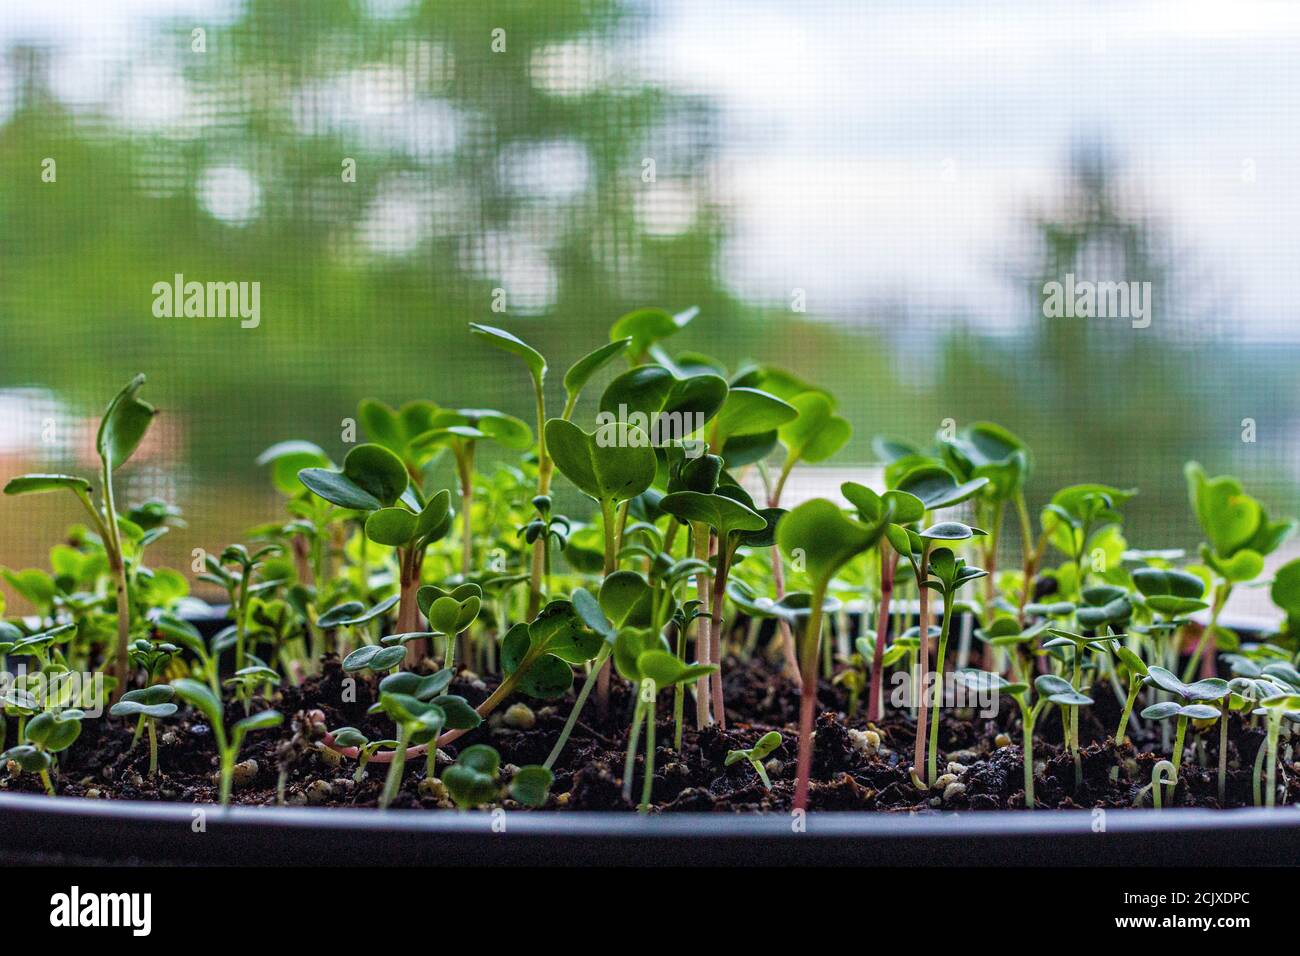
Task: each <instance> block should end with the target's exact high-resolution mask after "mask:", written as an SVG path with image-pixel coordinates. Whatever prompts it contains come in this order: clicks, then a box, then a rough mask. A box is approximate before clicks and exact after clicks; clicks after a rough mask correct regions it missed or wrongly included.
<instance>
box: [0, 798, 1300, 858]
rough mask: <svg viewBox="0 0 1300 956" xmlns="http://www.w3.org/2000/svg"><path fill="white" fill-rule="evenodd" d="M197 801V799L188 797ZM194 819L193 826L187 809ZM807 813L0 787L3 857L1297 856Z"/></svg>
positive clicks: (1260, 812)
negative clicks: (164, 796)
mask: <svg viewBox="0 0 1300 956" xmlns="http://www.w3.org/2000/svg"><path fill="white" fill-rule="evenodd" d="M200 809H201V810H203V811H204V813H202V814H199V813H196V810H200ZM200 819H202V821H203V824H202V826H198V824H197V821H198V820H200ZM1097 819H1098V818H1097V817H1096V816H1095V815H1094V814H1093V813H1091V812H1086V811H1082V810H1080V811H1069V810H1066V811H1059V810H1039V811H1035V812H1033V813H1029V812H1026V811H992V812H978V813H974V812H964V813H939V812H935V813H924V814H918V815H910V814H904V813H871V812H853V811H845V812H834V811H822V812H814V813H810V814H808V816H807V817H806V818H805V820H804V821H803V827H802V830H799V828H797V827H795V826H794V818H793V817H792V816H791V815H789V814H785V813H780V814H733V813H682V814H663V815H659V816H655V817H642V816H639V815H637V814H635V813H632V812H630V811H627V812H619V811H606V812H590V811H573V812H567V811H546V810H542V811H512V812H508V813H502V812H498V811H492V812H488V811H470V812H461V813H457V812H453V811H450V810H437V811H420V810H388V811H382V810H375V809H350V808H338V809H330V808H311V807H231V808H228V809H225V810H223V809H221V808H220V807H218V806H215V805H212V804H175V803H173V804H163V803H145V802H141V801H109V800H88V799H85V798H82V797H52V798H51V797H46V796H40V795H35V794H0V862H3V863H14V862H18V863H32V862H37V863H48V862H50V861H51V860H54V861H63V862H67V861H73V862H77V863H81V864H86V863H91V864H100V863H110V864H118V865H120V864H122V863H145V864H164V865H211V864H221V865H232V864H233V865H240V866H248V865H275V866H284V865H297V866H339V865H356V864H360V865H368V866H374V867H392V866H413V865H414V866H429V865H435V866H446V865H457V866H487V865H496V866H503V865H505V866H509V865H520V864H524V865H532V866H575V865H576V866H627V865H634V866H648V865H676V866H735V867H754V866H791V865H800V866H807V865H811V866H828V865H840V866H864V865H876V866H944V867H955V866H991V865H996V866H1116V865H1127V866H1206V865H1236V866H1240V865H1242V864H1251V865H1291V866H1294V865H1295V862H1296V860H1300V813H1297V808H1296V807H1283V808H1275V809H1273V810H1267V809H1259V808H1252V809H1242V810H1208V809H1173V810H1166V811H1163V812H1156V811H1154V810H1116V811H1114V812H1110V813H1107V814H1106V815H1105V817H1103V818H1101V820H1102V823H1103V825H1102V826H1100V827H1098V826H1097Z"/></svg>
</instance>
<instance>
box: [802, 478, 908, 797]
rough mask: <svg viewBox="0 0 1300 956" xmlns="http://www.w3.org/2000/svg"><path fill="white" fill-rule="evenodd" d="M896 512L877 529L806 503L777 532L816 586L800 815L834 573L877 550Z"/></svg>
mask: <svg viewBox="0 0 1300 956" xmlns="http://www.w3.org/2000/svg"><path fill="white" fill-rule="evenodd" d="M891 515H892V509H891V508H889V507H886V508H885V509H884V511H883V513H882V514H881V516H880V519H879V520H878V521H877V522H876V523H875V524H873V525H866V524H863V523H862V522H860V521H854V520H853V519H851V518H848V517H846V516H845V515H844V513H843V512H841V511H840V509H839V508H837V507H835V505H833V504H832V503H831V502H829V501H827V500H826V499H824V498H814V499H813V500H811V501H806V502H804V503H803V504H801V505H799V506H798V507H797V508H795V509H793V510H792V511H790V512H789V513H788V514H786V515H785V516H784V517H783V518H782V519H781V520H780V522H779V523H778V524H777V527H776V542H777V545H778V546H779V547H780V548H781V551H782V552H783V553H784V554H785V555H786V557H787V558H790V559H791V560H797V561H798V563H799V564H801V565H802V566H803V567H804V570H805V571H806V573H807V574H808V577H809V578H811V580H812V582H813V590H812V597H811V599H810V603H811V608H812V611H811V613H810V614H809V616H808V624H807V631H806V633H805V635H804V644H803V649H802V654H801V655H800V658H801V660H800V669H801V672H802V675H803V687H802V689H801V691H800V696H799V700H800V703H799V757H798V762H797V772H796V778H795V798H794V805H795V808H796V809H800V810H806V809H807V807H808V778H809V775H810V774H811V772H812V746H813V743H812V725H813V707H814V705H815V703H816V697H817V689H816V688H817V657H818V650H819V648H820V644H821V631H822V607H823V604H824V603H825V600H826V590H827V588H828V587H829V586H830V581H831V578H832V577H833V576H834V574H835V572H836V571H838V570H839V569H840V567H842V566H843V565H844V564H845V563H846V562H848V561H850V560H851V559H853V558H854V557H856V556H857V555H859V554H862V553H863V552H864V551H867V550H868V549H870V548H872V547H874V546H875V544H876V543H877V542H878V541H879V540H880V537H881V535H883V534H884V533H885V527H886V524H887V523H888V521H889V518H890V516H891Z"/></svg>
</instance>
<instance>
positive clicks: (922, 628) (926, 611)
mask: <svg viewBox="0 0 1300 956" xmlns="http://www.w3.org/2000/svg"><path fill="white" fill-rule="evenodd" d="M929 568H930V541H929V539H927V540H926V542H925V544H924V546H923V547H922V548H921V563H920V565H919V566H918V567H917V573H916V586H917V598H918V600H919V601H920V605H921V607H920V612H921V613H920V616H919V619H918V625H919V626H918V633H919V634H920V637H921V643H920V647H919V648H918V652H917V683H918V686H919V688H920V693H919V694H918V695H917V696H918V698H919V700H920V704H919V709H918V710H917V714H916V747H915V752H914V753H913V754H912V774H913V776H914V778H919V777H920V775H921V773H922V772H923V771H924V769H925V732H926V717H927V711H928V708H929V701H928V698H927V696H926V690H927V688H926V671H927V670H928V669H929V667H930V589H929V588H927V587H926V586H925V580H926V578H927V577H929V573H930V571H929Z"/></svg>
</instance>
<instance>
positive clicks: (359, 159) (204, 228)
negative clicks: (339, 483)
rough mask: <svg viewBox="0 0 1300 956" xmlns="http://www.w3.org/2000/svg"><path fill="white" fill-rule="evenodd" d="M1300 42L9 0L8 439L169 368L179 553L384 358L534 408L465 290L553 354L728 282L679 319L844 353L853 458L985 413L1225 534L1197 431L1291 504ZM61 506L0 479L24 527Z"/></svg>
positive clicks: (0, 555) (797, 14)
mask: <svg viewBox="0 0 1300 956" xmlns="http://www.w3.org/2000/svg"><path fill="white" fill-rule="evenodd" d="M1298 52H1300V12H1298V11H1297V8H1295V7H1294V6H1293V5H1289V4H1284V3H1269V2H1254V0H1245V2H1238V3H1233V4H1215V3H1200V2H1197V3H1187V4H1167V3H1152V2H1136V3H1129V2H1125V3H1104V2H1103V3H1088V4H1072V3H1065V4H1052V5H1049V6H1044V5H1042V4H1038V3H1033V2H1028V0H1026V2H995V3H992V4H978V5H975V4H967V3H962V2H941V0H940V2H935V3H930V4H917V3H914V2H898V3H892V2H885V3H872V4H862V3H858V2H830V0H808V2H800V3H788V2H787V3H776V2H741V0H725V2H715V3H708V4H702V3H694V2H690V0H677V2H635V3H634V2H627V3H620V2H613V0H609V2H568V0H548V2H545V3H540V2H522V0H521V2H502V0H498V2H481V0H475V2H461V0H437V2H402V0H383V2H381V0H370V2H360V0H247V2H242V3H241V2H222V0H154V2H123V3H116V4H103V3H99V2H93V0H84V2H78V0H49V2H46V3H42V4H11V5H10V6H9V8H8V9H6V11H5V15H4V19H3V22H2V23H0V330H2V335H3V339H2V341H3V347H2V348H0V473H3V475H8V474H13V473H17V472H19V471H24V470H31V469H41V470H53V469H80V470H82V471H83V473H84V472H86V470H87V469H88V468H90V467H92V464H93V429H94V423H95V422H94V420H95V416H96V415H97V414H98V411H99V410H100V408H101V407H102V405H103V403H104V402H105V400H106V399H107V398H108V397H109V396H110V395H111V394H112V392H113V391H114V390H115V389H116V388H117V387H118V386H120V384H121V383H122V382H123V381H125V380H126V379H127V378H128V377H129V376H130V375H131V374H132V373H134V372H136V371H144V372H146V373H147V374H148V375H149V384H148V385H147V387H146V393H145V394H146V395H147V396H148V397H149V398H150V399H151V400H152V401H154V402H155V403H156V404H157V405H158V406H159V407H160V408H161V409H162V412H163V414H162V416H161V417H160V418H159V419H158V422H157V425H156V427H155V429H154V431H153V432H152V433H151V435H150V439H149V443H148V445H147V446H146V448H145V449H144V450H143V452H142V454H141V455H140V456H139V459H138V460H137V461H134V462H132V463H131V465H130V466H128V468H127V469H126V470H124V473H123V477H124V480H125V481H126V483H127V495H128V497H129V498H132V499H137V500H138V499H140V498H143V497H146V496H148V495H152V494H159V495H162V496H165V497H168V498H171V499H174V500H175V501H177V503H179V504H180V505H181V506H182V507H183V508H184V510H185V513H186V514H187V516H188V518H189V520H190V528H189V530H188V531H186V532H184V533H183V534H177V535H173V536H172V539H171V540H170V541H168V542H166V547H165V548H163V549H162V550H163V554H161V555H159V556H158V559H159V560H170V561H173V562H177V563H181V564H182V565H184V564H187V563H188V561H187V556H188V553H189V550H190V548H192V547H200V546H201V547H206V548H209V549H211V548H216V547H219V546H220V545H222V544H224V543H225V542H227V541H229V540H232V539H235V538H237V537H238V536H239V535H240V533H241V532H242V531H243V530H244V529H245V528H246V527H248V526H249V525H250V524H252V523H254V522H255V521H260V520H264V519H265V518H267V517H268V516H269V515H270V514H271V513H272V510H273V509H274V508H276V507H277V504H276V499H275V497H274V495H273V494H272V493H271V491H270V490H269V487H268V485H267V483H266V481H265V480H264V476H261V475H259V474H258V473H257V471H256V469H254V468H253V465H252V462H253V459H254V457H255V456H256V454H257V453H258V452H259V451H260V450H261V449H262V448H263V447H265V446H266V445H268V444H270V443H271V442H273V441H276V440H280V439H283V438H289V437H303V438H308V439H311V440H314V441H317V442H319V443H320V444H322V445H324V446H325V447H326V448H327V449H329V450H330V451H331V452H335V453H339V454H341V452H342V450H343V448H344V446H343V445H342V443H341V442H340V432H341V429H342V424H343V420H344V419H346V418H348V417H350V416H352V415H353V414H354V410H355V407H356V402H357V400H358V399H360V398H362V397H364V396H368V395H374V396H376V397H379V398H382V399H385V400H388V401H390V402H399V401H403V400H406V399H409V398H415V397H422V398H431V399H434V400H436V401H439V402H442V403H448V404H453V405H461V406H480V405H489V406H495V407H500V408H503V409H504V410H507V411H510V412H513V413H516V414H521V415H524V416H527V415H528V414H529V412H530V406H529V396H528V394H527V390H526V380H525V378H524V376H523V374H522V373H521V372H520V370H519V369H517V368H512V367H509V366H504V367H503V366H502V365H501V363H500V362H499V361H498V360H497V358H496V356H495V355H494V354H492V353H491V352H490V351H489V350H488V349H487V348H486V347H484V346H482V345H481V344H479V343H476V342H474V341H472V340H471V339H470V338H469V337H468V335H467V334H466V331H465V323H466V322H467V321H488V322H493V323H495V324H500V325H504V326H506V327H509V328H511V329H513V330H515V331H518V332H519V333H520V334H522V335H523V336H525V337H526V338H527V339H528V340H529V341H530V342H532V343H534V344H535V345H537V346H538V347H539V348H541V349H542V350H543V351H544V352H545V353H546V354H547V355H548V356H550V357H551V360H552V366H553V367H556V368H558V369H562V368H564V367H566V366H567V365H568V363H569V362H570V361H572V360H573V359H574V358H576V357H577V356H579V355H580V354H583V353H584V352H586V351H587V350H589V348H591V347H593V346H594V345H595V344H596V343H598V342H599V341H601V340H603V338H604V337H605V335H606V330H607V328H608V325H609V323H610V322H611V321H612V320H613V319H614V318H615V317H617V316H618V315H620V314H622V313H623V312H626V311H628V310H630V309H632V308H634V307H638V306H642V305H659V306H665V307H668V308H673V309H679V308H684V307H686V306H688V305H698V306H700V308H701V310H702V312H701V316H700V318H699V319H698V320H697V321H696V323H695V324H694V325H693V326H692V327H691V328H689V329H688V330H687V331H685V332H683V333H682V334H681V335H680V336H679V337H678V339H677V340H675V341H674V344H675V345H680V346H681V347H684V348H692V349H697V350H702V351H706V352H710V353H713V354H716V355H717V356H719V357H720V358H723V359H725V360H726V361H728V362H729V363H731V364H732V365H733V366H734V365H738V364H739V363H740V361H741V359H743V358H752V359H756V360H767V361H774V362H778V363H781V364H783V365H786V366H788V367H790V368H792V369H794V370H796V371H798V372H799V373H801V374H802V375H803V376H805V377H806V378H808V379H810V380H812V381H815V382H817V383H819V384H822V385H825V386H827V387H828V388H830V389H832V390H833V391H834V392H835V393H836V395H837V396H838V397H839V400H840V402H841V405H842V407H843V410H844V412H845V413H846V414H847V416H848V417H849V418H850V419H851V420H852V422H853V423H854V426H855V434H854V438H853V441H852V443H851V444H850V446H849V447H848V448H847V449H846V450H845V451H844V452H843V453H842V454H841V455H840V456H839V459H838V460H837V461H836V462H835V464H836V465H837V466H841V467H856V466H865V465H866V464H868V463H869V462H871V461H872V457H873V456H872V452H871V446H870V439H871V436H872V435H874V434H878V433H888V434H890V435H893V436H897V437H902V438H907V439H911V440H914V441H923V440H924V439H925V438H926V437H927V436H928V435H930V434H932V433H933V432H934V431H935V430H936V429H938V428H940V427H942V426H943V424H944V422H945V420H948V419H951V420H952V421H954V422H955V423H957V424H959V425H960V424H962V423H965V422H969V421H972V420H976V419H981V418H992V419H995V420H997V421H999V422H1001V423H1003V424H1004V425H1006V426H1007V427H1009V428H1010V429H1012V430H1013V431H1015V432H1017V433H1018V434H1020V435H1021V436H1022V437H1023V438H1025V439H1026V440H1027V441H1028V442H1029V443H1030V445H1031V447H1032V448H1033V449H1034V452H1035V473H1034V479H1033V482H1032V485H1031V501H1032V502H1033V503H1034V504H1039V503H1041V502H1042V501H1044V500H1045V498H1046V496H1047V495H1048V494H1049V493H1050V491H1051V490H1052V489H1053V488H1055V487H1057V486H1059V485H1060V484H1062V483H1065V482H1067V481H1071V480H1079V481H1081V480H1094V481H1105V482H1110V483H1114V484H1118V485H1123V486H1134V485H1135V486H1138V487H1140V488H1141V491H1142V493H1141V496H1140V497H1139V498H1138V499H1136V500H1135V502H1134V503H1133V504H1132V505H1131V506H1130V508H1129V513H1130V522H1129V529H1130V540H1131V542H1132V543H1133V544H1134V545H1137V546H1143V547H1154V546H1158V545H1163V544H1174V545H1181V546H1188V545H1192V544H1194V543H1195V540H1196V538H1195V533H1194V528H1193V526H1192V523H1191V520H1190V517H1189V515H1188V513H1187V508H1186V504H1185V492H1184V489H1183V480H1182V475H1181V466H1182V464H1183V462H1184V461H1185V460H1187V459H1189V458H1199V459H1201V460H1202V461H1204V462H1205V464H1206V465H1207V467H1208V468H1209V469H1210V470H1211V472H1216V473H1217V472H1221V471H1235V472H1237V473H1240V474H1242V475H1243V477H1245V478H1246V480H1247V481H1248V483H1249V484H1248V487H1249V488H1250V489H1251V490H1252V491H1253V492H1254V493H1255V494H1256V495H1257V496H1259V497H1260V498H1262V499H1263V500H1264V501H1265V502H1266V503H1268V504H1270V505H1271V506H1272V507H1273V509H1274V510H1275V511H1279V512H1286V511H1293V510H1295V509H1294V504H1295V501H1294V480H1295V476H1296V463H1297V454H1296V450H1297V440H1298V439H1300V432H1298V431H1297V419H1296V405H1297V398H1296V389H1295V388H1294V387H1293V378H1294V376H1293V374H1292V369H1293V368H1294V366H1295V360H1296V358H1297V348H1296V339H1297V332H1296V329H1297V328H1298V327H1300V326H1297V323H1296V305H1295V302H1296V300H1295V296H1294V294H1293V292H1292V289H1291V283H1292V282H1293V277H1294V275H1295V263H1296V262H1297V261H1300V257H1298V256H1297V252H1300V249H1298V248H1297V247H1298V244H1300V240H1297V237H1296V231H1295V229H1294V224H1295V222H1296V221H1297V213H1300V177H1297V176H1296V175H1295V171H1296V170H1295V156H1296V155H1298V154H1300V153H1298V152H1297V146H1298V145H1300V142H1298V140H1300V124H1298V123H1297V122H1296V119H1297V102H1298V99H1300V83H1298V82H1297V78H1298V77H1297V72H1298V71H1300V66H1297V64H1300V57H1298V56H1297V53H1298ZM353 173H354V175H353ZM1067 274H1068V275H1072V276H1074V277H1075V279H1076V280H1078V281H1093V282H1122V283H1126V284H1127V283H1138V284H1139V287H1141V284H1142V283H1150V287H1149V288H1150V299H1149V302H1148V307H1149V311H1148V312H1147V318H1149V320H1150V324H1149V326H1147V327H1142V328H1135V327H1134V326H1135V324H1138V325H1140V324H1141V322H1142V321H1143V320H1141V319H1136V318H1134V319H1131V318H1129V317H1119V318H1099V317H1097V318H1067V317H1060V318H1053V317H1047V316H1045V315H1044V298H1045V297H1044V284H1045V283H1047V282H1051V281H1054V280H1055V281H1062V282H1064V281H1065V279H1066V276H1067ZM178 275H179V276H183V277H184V278H185V280H188V281H199V282H204V283H207V282H236V283H238V282H249V283H251V282H257V283H259V287H260V300H259V306H260V311H259V320H260V321H259V324H258V325H257V327H256V328H241V322H240V320H239V318H238V317H237V316H236V317H226V318H220V317H185V316H183V315H182V316H180V317H165V316H164V317H159V316H157V315H155V313H154V306H155V299H156V293H155V291H154V289H155V286H156V284H157V283H171V282H173V281H175V277H177V276H178ZM502 308H503V309H504V311H497V310H498V309H502ZM557 378H558V376H557ZM556 387H557V388H558V383H556ZM1246 420H1250V422H1251V423H1253V434H1248V435H1246V436H1245V437H1253V438H1254V439H1255V440H1254V441H1246V440H1243V434H1244V433H1246V432H1249V431H1251V426H1249V425H1247V424H1246ZM67 504H68V503H67V502H63V501H58V500H54V499H50V500H44V499H28V500H27V501H25V502H24V503H23V504H21V505H20V504H18V503H16V502H10V503H9V504H7V505H5V506H4V508H5V510H4V514H5V516H6V519H5V520H4V521H3V522H0V562H2V563H4V564H5V565H7V566H14V567H18V566H23V565H26V564H31V563H36V562H40V561H42V560H43V550H44V548H45V542H48V541H49V540H51V536H53V535H57V534H58V532H59V530H60V529H61V528H62V527H63V526H64V525H65V524H66V523H67V522H68V521H69V520H71V519H72V518H74V517H75V516H74V515H73V514H72V513H71V511H70V509H69V508H68V507H67ZM169 549H170V550H169Z"/></svg>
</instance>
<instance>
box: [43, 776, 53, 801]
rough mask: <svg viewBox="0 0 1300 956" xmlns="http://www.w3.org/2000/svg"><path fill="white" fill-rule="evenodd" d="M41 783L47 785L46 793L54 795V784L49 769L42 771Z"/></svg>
mask: <svg viewBox="0 0 1300 956" xmlns="http://www.w3.org/2000/svg"><path fill="white" fill-rule="evenodd" d="M41 784H42V785H43V786H44V787H45V792H46V793H48V794H49V795H50V796H51V797H52V796H54V784H53V782H51V780H50V772H49V771H48V770H42V771H41Z"/></svg>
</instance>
